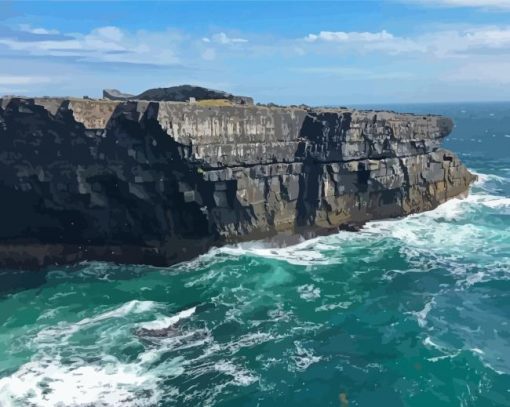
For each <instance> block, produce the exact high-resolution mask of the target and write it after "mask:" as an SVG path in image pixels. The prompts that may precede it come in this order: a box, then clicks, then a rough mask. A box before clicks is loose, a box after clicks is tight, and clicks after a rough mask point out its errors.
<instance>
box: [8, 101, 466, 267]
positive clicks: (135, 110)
mask: <svg viewBox="0 0 510 407" xmlns="http://www.w3.org/2000/svg"><path fill="white" fill-rule="evenodd" d="M451 129H452V122H451V120H449V119H447V118H444V117H437V116H425V117H423V116H414V115H408V114H398V113H392V112H372V111H370V112H368V111H366V112H365V111H356V110H347V109H314V110H311V109H310V110H304V109H299V108H274V107H271V108H270V107H262V106H232V107H201V106H198V105H193V104H185V103H171V102H148V101H128V102H126V101H91V100H79V99H76V100H73V99H20V98H12V99H2V100H1V104H0V196H1V200H0V224H1V225H2V227H1V228H0V265H3V266H9V267H17V266H21V267H30V266H34V267H37V266H41V265H45V264H51V263H55V262H58V263H70V262H75V261H79V260H85V259H89V260H112V261H119V262H136V263H149V264H171V263H174V262H176V261H179V260H182V259H186V258H189V257H191V256H193V255H196V254H198V253H200V252H202V251H204V250H206V249H207V248H208V247H210V246H211V245H216V244H222V243H225V242H234V241H239V240H244V239H255V238H261V237H265V236H270V235H273V234H275V233H277V232H282V231H290V232H301V231H303V232H304V231H327V230H335V229H338V228H339V227H342V226H346V225H347V226H349V227H350V226H352V225H360V224H362V223H364V222H366V221H368V220H371V219H380V218H387V217H398V216H403V215H406V214H410V213H414V212H419V211H425V210H429V209H433V208H435V207H436V206H437V205H439V204H440V203H442V202H445V201H446V200H447V199H449V198H451V197H454V196H457V195H459V194H462V193H464V192H466V191H467V189H468V187H469V185H470V183H471V182H472V181H473V179H474V176H473V175H472V174H470V173H469V172H468V171H467V169H466V168H465V167H464V166H463V165H462V163H461V162H460V161H459V160H458V158H457V157H456V156H455V155H454V154H452V153H451V152H449V151H446V150H443V149H441V148H440V144H441V141H442V139H443V138H444V137H445V136H447V135H448V134H449V133H450V131H451Z"/></svg>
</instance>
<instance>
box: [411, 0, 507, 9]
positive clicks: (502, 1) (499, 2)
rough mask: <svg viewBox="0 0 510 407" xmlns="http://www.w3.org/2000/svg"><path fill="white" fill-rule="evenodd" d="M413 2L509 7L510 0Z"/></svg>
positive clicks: (456, 5)
mask: <svg viewBox="0 0 510 407" xmlns="http://www.w3.org/2000/svg"><path fill="white" fill-rule="evenodd" d="M411 2H413V3H421V4H426V5H435V6H446V7H479V8H496V9H509V10H510V1H509V0H411Z"/></svg>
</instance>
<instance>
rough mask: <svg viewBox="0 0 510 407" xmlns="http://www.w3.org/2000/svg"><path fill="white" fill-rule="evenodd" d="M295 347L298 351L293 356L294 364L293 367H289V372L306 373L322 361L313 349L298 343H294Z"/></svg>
mask: <svg viewBox="0 0 510 407" xmlns="http://www.w3.org/2000/svg"><path fill="white" fill-rule="evenodd" d="M294 345H295V346H296V351H295V353H294V355H292V356H291V359H292V360H293V362H294V364H293V366H289V370H291V371H294V370H297V371H299V372H304V371H305V370H306V369H308V368H309V367H310V366H311V365H313V364H314V363H318V362H320V360H321V359H322V357H320V356H315V355H314V353H313V351H312V350H311V349H307V348H305V347H304V346H303V345H301V343H299V342H298V341H296V342H294Z"/></svg>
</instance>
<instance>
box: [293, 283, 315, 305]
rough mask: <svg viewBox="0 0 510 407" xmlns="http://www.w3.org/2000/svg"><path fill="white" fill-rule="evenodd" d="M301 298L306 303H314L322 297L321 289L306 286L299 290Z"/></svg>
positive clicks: (309, 285)
mask: <svg viewBox="0 0 510 407" xmlns="http://www.w3.org/2000/svg"><path fill="white" fill-rule="evenodd" d="M297 291H298V293H299V297H300V298H301V299H303V300H305V301H314V300H316V299H317V298H320V296H321V289H320V288H319V287H315V286H314V285H313V284H305V285H302V286H299V287H298V288H297Z"/></svg>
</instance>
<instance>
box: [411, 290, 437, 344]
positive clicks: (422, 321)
mask: <svg viewBox="0 0 510 407" xmlns="http://www.w3.org/2000/svg"><path fill="white" fill-rule="evenodd" d="M434 305H435V301H434V298H432V299H431V300H430V301H429V302H427V303H426V304H425V306H424V307H423V309H422V310H421V311H414V312H411V313H410V314H412V315H414V316H415V317H416V320H417V321H418V325H419V326H420V327H421V328H425V326H427V316H428V315H429V312H430V311H431V310H432V307H433V306H434ZM427 339H430V338H428V337H427Z"/></svg>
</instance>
